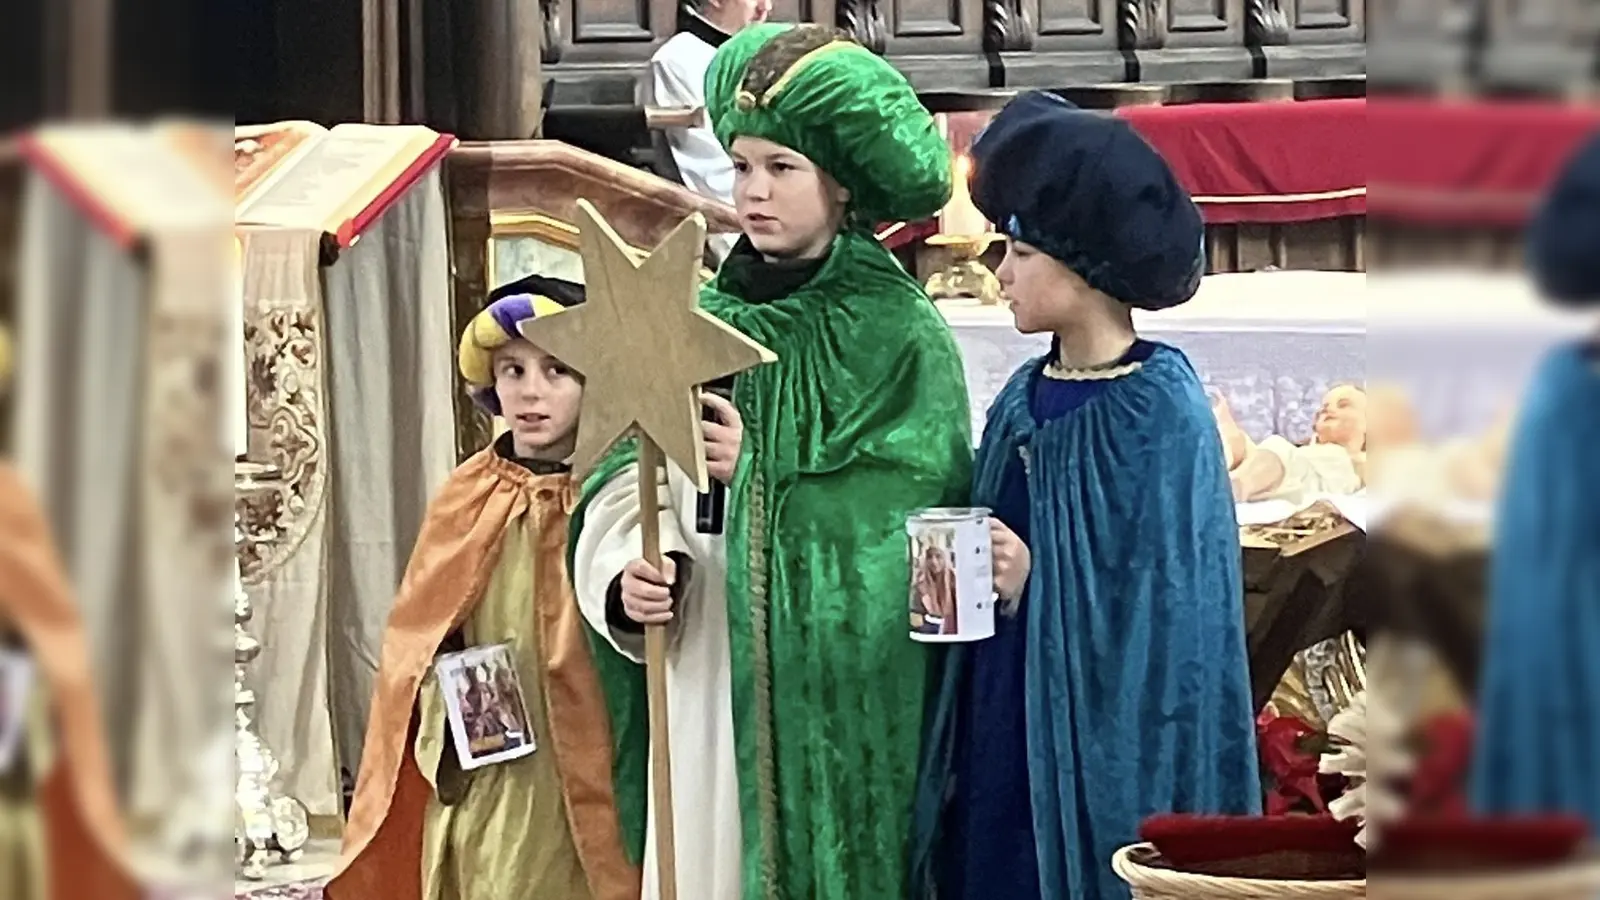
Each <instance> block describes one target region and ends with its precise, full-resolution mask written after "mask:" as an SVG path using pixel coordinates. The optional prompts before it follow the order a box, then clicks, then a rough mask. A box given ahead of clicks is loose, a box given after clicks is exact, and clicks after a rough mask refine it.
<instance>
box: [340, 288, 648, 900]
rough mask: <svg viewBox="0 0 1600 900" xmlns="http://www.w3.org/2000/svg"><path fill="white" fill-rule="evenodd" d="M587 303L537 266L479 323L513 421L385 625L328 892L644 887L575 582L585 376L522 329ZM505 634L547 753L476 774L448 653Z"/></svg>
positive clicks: (420, 549)
mask: <svg viewBox="0 0 1600 900" xmlns="http://www.w3.org/2000/svg"><path fill="white" fill-rule="evenodd" d="M582 299H583V288H582V287H581V286H579V285H576V284H573V283H571V282H564V281H559V280H556V279H551V278H543V277H539V276H533V277H530V278H526V279H523V280H521V281H519V282H514V283H513V284H510V285H507V286H505V287H503V288H500V289H498V290H497V291H495V293H494V294H492V295H491V297H490V303H489V305H488V307H486V308H485V309H484V310H483V311H482V312H481V313H479V314H478V315H477V317H476V318H474V319H473V321H472V322H471V324H469V325H468V327H467V329H466V333H465V334H464V335H462V339H461V348H460V368H461V374H462V375H463V377H464V378H465V380H466V381H467V383H468V386H469V387H470V388H471V389H472V393H473V397H474V399H475V400H477V401H478V403H479V404H480V405H481V406H483V407H484V409H485V410H487V411H488V412H490V413H492V414H494V415H497V416H500V417H501V418H502V419H503V420H504V421H505V423H506V425H507V428H508V430H507V431H506V432H505V433H504V434H502V435H500V437H499V438H498V439H496V440H495V442H494V444H493V445H492V446H490V447H488V448H486V449H484V450H482V451H480V452H479V453H477V454H476V455H474V456H473V457H472V458H471V459H469V460H467V461H466V462H465V463H463V464H462V465H461V466H460V467H459V468H457V469H456V471H455V472H454V473H453V474H452V475H451V476H450V480H449V481H448V482H446V483H445V485H444V487H443V488H442V489H440V491H439V493H438V495H437V496H435V497H434V499H433V502H432V504H431V505H430V506H429V509H428V515H427V519H426V520H425V522H424V523H423V526H422V533H421V535H420V536H419V537H418V538H417V544H416V549H415V550H414V551H413V552H412V555H411V563H410V565H409V566H408V567H407V570H406V574H405V578H404V580H403V581H402V583H401V585H400V593H399V596H398V597H397V598H396V600H395V604H394V608H393V611H392V612H391V614H390V618H389V625H388V629H387V631H386V633H385V635H384V641H383V655H382V658H381V660H380V662H379V666H378V679H377V685H376V687H375V688H374V696H373V702H372V713H371V719H370V720H369V721H368V723H367V738H366V743H365V748H364V751H363V757H362V760H361V773H360V776H359V777H358V779H357V781H356V794H355V801H354V805H353V807H352V809H351V812H350V821H349V824H348V826H347V829H346V832H345V840H344V852H343V858H342V860H341V863H340V868H339V872H338V874H337V875H335V877H334V878H333V880H332V881H331V882H330V883H329V885H328V886H327V888H326V892H325V893H326V897H327V900H638V897H639V889H640V873H639V869H638V866H637V865H635V864H633V863H631V862H630V861H629V858H628V855H627V853H626V852H625V850H624V847H623V841H622V835H621V828H620V825H619V822H618V817H617V811H616V806H615V803H614V799H613V793H612V741H611V731H610V725H609V719H608V718H607V714H606V707H605V702H604V699H603V698H602V695H601V692H600V682H599V680H598V677H597V676H596V674H595V672H594V669H593V666H592V663H591V661H590V657H589V645H588V638H587V634H586V632H585V630H584V620H583V615H582V613H581V612H580V611H579V609H578V606H577V604H576V602H575V601H574V600H573V597H572V589H571V586H570V584H571V583H570V581H569V580H568V577H567V567H566V555H567V529H568V517H569V515H570V513H571V510H572V508H573V503H574V500H575V497H576V494H575V485H573V484H572V480H571V471H570V467H569V466H568V465H567V460H568V458H569V457H570V456H571V454H572V450H573V445H574V442H575V439H576V433H577V422H578V409H579V404H580V402H581V400H582V396H583V383H582V381H581V379H580V378H579V377H578V375H577V374H576V373H575V372H573V371H572V370H570V369H568V368H567V367H566V366H565V365H564V364H562V363H561V361H560V360H558V359H555V358H554V357H552V356H550V355H549V354H547V353H545V352H544V351H542V350H540V349H539V348H538V347H535V346H534V345H533V344H531V343H529V342H528V341H526V340H524V339H523V338H522V337H521V333H520V331H519V327H518V326H519V325H520V324H521V323H522V322H525V321H529V320H531V319H533V318H535V317H536V316H541V315H547V314H553V313H557V312H559V311H560V309H561V308H562V307H567V306H572V305H575V304H577V303H579V302H582ZM494 644H506V645H508V646H509V648H510V650H511V657H512V659H513V661H514V662H513V664H514V666H515V668H516V675H517V678H518V680H519V681H520V683H521V686H522V694H523V698H524V700H525V701H526V704H527V713H528V719H529V723H528V724H529V725H530V726H531V728H532V731H533V736H534V740H535V742H536V744H537V749H536V750H535V751H534V753H533V754H532V755H531V756H524V757H522V758H520V759H515V760H511V761H507V762H500V763H497V764H493V765H489V766H485V767H483V768H473V769H471V770H470V771H465V770H464V769H463V767H462V766H461V763H460V760H459V758H458V756H457V752H456V749H455V745H454V742H453V739H452V737H451V734H450V730H449V727H448V724H447V720H446V709H445V703H444V699H443V694H442V692H441V691H440V689H439V685H438V682H437V679H436V676H435V675H434V674H433V668H434V660H435V658H436V657H437V656H438V655H439V654H441V653H448V652H451V651H455V650H465V649H467V648H469V647H478V646H488V645H494Z"/></svg>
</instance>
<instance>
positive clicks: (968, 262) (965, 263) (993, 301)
mask: <svg viewBox="0 0 1600 900" xmlns="http://www.w3.org/2000/svg"><path fill="white" fill-rule="evenodd" d="M1001 237H1002V235H998V234H979V235H970V236H969V235H959V234H935V235H930V236H929V237H928V245H929V246H931V247H945V248H948V249H949V252H950V256H951V259H950V264H949V265H947V266H945V267H944V268H943V269H941V270H939V271H937V272H935V273H933V276H932V277H931V278H929V279H928V283H927V285H926V288H927V291H928V296H929V297H932V298H933V299H934V301H936V302H940V301H952V300H977V301H978V302H979V303H980V304H982V305H983V306H1004V305H1005V299H1004V297H1003V296H1002V295H1001V291H1000V279H998V278H996V277H995V275H994V273H993V272H991V271H989V267H988V266H986V265H984V264H983V254H984V252H985V251H987V250H988V249H989V245H990V244H992V243H994V242H995V241H997V240H1000V239H1001Z"/></svg>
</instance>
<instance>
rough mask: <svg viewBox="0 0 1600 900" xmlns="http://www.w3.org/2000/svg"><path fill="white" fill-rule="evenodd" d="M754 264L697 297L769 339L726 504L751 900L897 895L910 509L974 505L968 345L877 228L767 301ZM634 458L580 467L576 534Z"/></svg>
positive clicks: (611, 699)
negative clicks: (770, 359) (592, 468)
mask: <svg viewBox="0 0 1600 900" xmlns="http://www.w3.org/2000/svg"><path fill="white" fill-rule="evenodd" d="M761 277H762V273H761V267H760V266H759V265H739V264H738V262H737V261H736V260H730V262H729V263H727V264H724V266H723V269H722V270H721V271H720V272H719V273H718V275H717V277H716V278H715V279H714V280H713V281H712V282H711V283H710V284H708V285H707V286H706V287H705V289H704V290H703V292H702V294H701V306H702V308H704V309H705V310H706V311H707V312H709V313H711V314H712V315H715V316H717V317H719V318H721V319H723V320H724V321H726V322H728V323H729V324H731V325H733V326H735V327H736V328H738V329H739V330H740V331H742V332H744V333H745V334H747V335H749V336H750V337H751V338H753V339H755V340H757V341H759V342H761V343H762V344H764V345H765V346H767V347H769V348H770V349H772V350H773V351H774V352H775V353H776V354H777V355H778V362H776V363H774V364H771V365H767V366H763V367H761V368H758V369H754V370H751V371H749V372H746V373H745V374H743V375H741V376H740V377H739V378H738V381H737V385H736V389H735V396H734V399H735V402H736V405H737V406H738V408H739V410H740V413H741V415H742V416H743V418H744V426H745V436H744V449H743V454H742V456H741V460H740V465H739V469H738V473H737V474H736V476H735V479H734V483H733V485H732V486H731V488H730V490H729V494H728V504H727V509H728V514H727V515H728V519H727V524H726V535H727V556H728V568H729V572H728V585H727V593H728V598H729V609H728V618H729V632H730V634H729V639H730V648H731V651H732V667H733V672H732V683H733V704H734V709H733V715H734V726H735V731H736V752H737V759H738V767H739V773H738V775H739V778H738V781H739V795H740V807H741V815H742V824H743V829H744V836H743V837H744V840H743V848H744V850H743V869H744V900H757V898H761V900H865V898H874V900H877V898H882V900H894V898H898V897H901V896H903V895H904V891H905V868H906V865H905V858H906V842H907V832H908V828H909V822H910V810H911V802H912V795H913V792H914V789H915V780H916V768H917V754H918V748H919V743H920V739H921V731H922V713H923V695H924V691H925V686H926V653H927V650H926V648H924V647H923V646H922V645H919V644H916V643H914V642H912V641H911V640H910V639H909V637H908V630H909V626H908V621H909V620H908V618H907V615H908V614H907V592H908V591H909V581H910V570H909V561H908V556H907V550H906V537H905V523H906V517H907V515H908V514H909V513H911V512H913V511H915V510H918V509H922V508H925V507H930V506H945V505H959V504H964V503H965V502H966V500H967V496H968V492H969V489H970V482H971V468H972V436H971V429H972V426H971V419H970V413H969V408H968V399H967V389H966V382H965V377H964V375H963V370H962V364H961V356H960V353H959V351H958V349H957V347H956V343H955V339H954V337H953V336H952V334H951V333H950V330H949V328H948V326H947V325H946V324H945V322H944V320H943V318H942V317H941V316H940V315H939V313H938V312H937V311H936V310H935V309H934V307H933V304H932V303H931V302H930V301H929V300H928V297H927V295H926V294H925V293H924V292H923V289H922V287H921V285H919V284H918V283H917V282H916V281H915V280H914V279H912V278H911V276H910V275H908V274H907V273H906V272H905V270H904V269H903V268H902V267H901V266H900V265H899V263H898V262H897V261H895V259H894V258H893V257H892V256H891V255H890V254H889V252H888V251H886V250H884V249H883V248H882V246H880V245H879V244H878V243H877V241H875V240H873V238H872V237H871V236H870V235H867V234H863V233H861V232H857V231H849V232H846V233H844V234H841V235H840V236H839V238H838V239H837V240H836V241H835V242H834V246H833V249H832V251H831V253H830V255H829V257H828V259H827V261H826V262H825V263H823V264H822V266H821V268H820V269H819V270H818V271H817V273H816V274H815V275H814V276H813V277H812V278H811V279H810V280H809V281H807V282H806V283H805V284H804V285H803V286H802V287H800V288H798V289H797V290H794V291H792V292H789V293H788V294H787V295H786V296H783V297H781V298H779V299H776V300H771V301H767V302H761V301H760V300H757V299H751V298H756V297H761V296H762V293H761V291H760V285H759V284H757V283H755V281H756V280H759V279H760V278H761ZM633 456H634V455H633V453H632V452H629V451H627V450H624V451H622V452H619V453H617V454H614V455H613V456H612V457H611V458H610V459H609V460H608V461H607V463H606V464H605V465H604V466H602V467H601V469H600V470H599V471H597V472H596V473H595V474H594V475H592V476H591V477H590V478H589V480H588V483H587V484H586V486H585V491H584V500H583V501H582V502H581V503H580V508H579V510H578V512H577V513H576V514H575V516H574V519H573V523H574V525H573V527H574V535H576V534H577V532H578V531H579V530H581V528H582V521H583V503H586V502H587V500H588V499H589V498H590V497H592V496H593V494H594V492H595V491H596V490H597V489H598V488H599V487H600V486H601V485H603V484H604V483H605V482H606V481H607V480H608V479H609V478H610V477H611V475H613V474H614V473H615V472H616V471H618V470H619V469H620V468H622V467H623V466H625V465H627V464H628V463H629V462H631V461H632V459H633ZM571 543H572V544H573V545H576V543H577V541H576V539H574V540H573V541H572V542H571ZM593 646H594V647H595V656H596V662H597V665H598V666H599V668H600V670H601V673H602V679H603V681H604V682H605V685H606V692H607V702H608V705H609V706H610V707H611V711H612V715H613V734H614V735H615V736H616V739H617V741H618V747H617V750H618V753H617V757H616V765H617V794H618V805H619V807H620V809H621V812H622V815H623V818H624V821H625V823H626V827H627V828H628V831H629V832H630V837H631V843H632V846H633V847H634V848H635V850H636V851H637V849H638V848H640V847H641V846H642V843H643V822H644V814H645V807H646V801H645V771H646V768H647V765H646V756H647V752H648V746H647V744H648V742H647V727H646V725H645V721H646V720H645V712H646V706H645V698H644V692H643V670H642V668H641V667H638V666H636V665H634V664H632V663H631V662H629V661H627V660H624V659H622V658H621V657H620V656H619V655H618V654H617V653H616V652H615V650H613V649H612V648H611V647H610V646H609V645H608V644H607V643H606V642H605V641H604V640H603V639H597V640H595V641H594V642H593ZM679 802H688V798H684V799H682V800H680V801H679ZM692 864H693V861H692V860H688V859H680V860H679V865H680V866H682V865H692ZM719 900H721V898H719Z"/></svg>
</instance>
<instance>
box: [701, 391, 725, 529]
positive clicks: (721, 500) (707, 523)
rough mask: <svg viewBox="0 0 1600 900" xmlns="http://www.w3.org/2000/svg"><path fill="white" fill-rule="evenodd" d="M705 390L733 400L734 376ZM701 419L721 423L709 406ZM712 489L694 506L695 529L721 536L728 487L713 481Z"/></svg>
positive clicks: (703, 410) (702, 413)
mask: <svg viewBox="0 0 1600 900" xmlns="http://www.w3.org/2000/svg"><path fill="white" fill-rule="evenodd" d="M704 390H705V391H706V392H707V393H710V394H716V395H717V396H718V397H722V398H723V399H725V400H730V401H731V400H732V399H733V376H731V375H730V376H728V377H727V378H719V379H717V380H716V381H713V382H711V383H710V384H708V385H706V386H705V388H704ZM701 419H702V420H703V421H706V422H721V421H722V420H721V419H719V418H717V414H716V412H714V411H713V410H712V409H711V407H709V406H702V408H701ZM710 487H711V489H710V490H708V491H706V492H705V493H703V494H701V495H700V496H699V497H698V498H696V500H695V505H694V529H695V531H697V532H699V533H700V534H721V533H722V526H723V522H724V519H725V517H726V510H727V504H728V486H727V485H725V484H723V483H722V482H720V481H718V480H716V479H715V478H713V479H711V485H710Z"/></svg>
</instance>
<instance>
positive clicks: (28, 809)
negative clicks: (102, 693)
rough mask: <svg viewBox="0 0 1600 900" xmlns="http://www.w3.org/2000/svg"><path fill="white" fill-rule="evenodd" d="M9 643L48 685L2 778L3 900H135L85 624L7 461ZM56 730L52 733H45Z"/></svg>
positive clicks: (0, 546) (4, 513) (3, 553)
mask: <svg viewBox="0 0 1600 900" xmlns="http://www.w3.org/2000/svg"><path fill="white" fill-rule="evenodd" d="M0 637H11V638H16V639H20V641H21V649H22V650H23V651H24V652H25V653H27V654H29V655H30V656H31V657H32V658H33V661H34V663H35V665H36V666H37V670H38V672H39V673H40V675H41V676H42V685H41V687H42V689H43V691H44V693H45V694H46V699H47V702H48V706H49V716H48V717H33V720H32V723H31V724H32V726H33V730H32V731H31V732H30V731H29V730H27V729H29V727H30V725H29V724H25V725H24V726H23V727H24V729H25V731H24V734H23V741H24V746H23V747H22V748H20V751H19V755H18V758H16V759H15V760H14V761H13V763H12V766H11V771H9V772H4V773H0V876H3V877H0V896H4V897H6V898H7V900H87V898H94V900H133V898H136V897H138V896H139V895H140V894H139V888H138V885H137V883H136V882H135V881H134V879H133V877H132V876H131V874H130V870H129V868H128V865H127V846H126V842H125V837H124V834H123V831H122V826H121V819H120V816H119V813H118V811H117V802H116V796H115V792H114V789H113V787H112V780H111V767H110V763H109V759H108V756H107V753H106V741H105V735H104V733H103V730H102V726H101V720H100V709H99V704H98V701H97V700H96V696H95V689H94V684H93V680H92V678H91V675H90V671H91V664H90V654H89V649H88V646H87V642H86V641H85V639H84V628H83V623H82V622H81V620H80V619H79V618H78V611H77V609H76V608H75V607H74V605H73V602H72V599H71V597H70V595H69V593H68V588H67V583H66V579H65V577H64V575H63V573H62V571H61V564H60V562H59V561H58V559H57V558H56V555H55V551H54V549H53V548H52V547H51V543H50V537H49V531H48V528H47V526H46V524H45V521H44V517H43V516H42V515H41V513H40V511H39V509H38V507H37V506H36V505H35V504H34V501H33V499H32V497H31V495H30V494H29V492H28V490H27V488H26V487H25V486H24V485H23V483H22V479H21V478H20V477H19V476H18V475H17V473H16V472H15V471H14V470H13V469H11V468H10V467H9V466H6V465H5V464H3V463H0ZM46 721H48V722H50V723H53V724H54V728H55V733H54V734H48V735H47V734H43V733H40V731H39V729H38V726H40V725H45V724H46Z"/></svg>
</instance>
